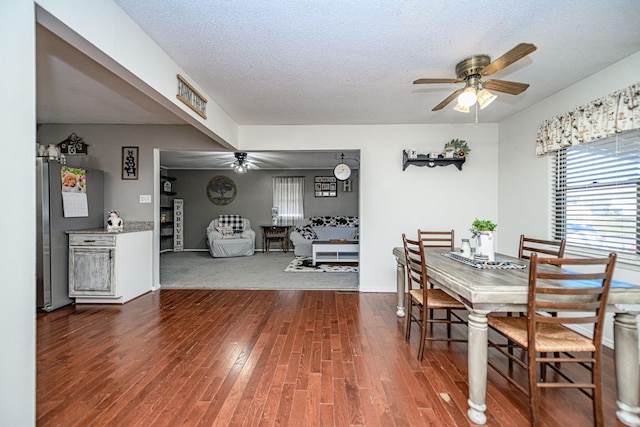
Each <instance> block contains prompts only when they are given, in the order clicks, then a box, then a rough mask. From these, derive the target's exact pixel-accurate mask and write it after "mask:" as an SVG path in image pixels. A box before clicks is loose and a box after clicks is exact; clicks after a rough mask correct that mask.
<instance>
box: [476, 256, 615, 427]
mask: <svg viewBox="0 0 640 427" xmlns="http://www.w3.org/2000/svg"><path fill="white" fill-rule="evenodd" d="M615 262H616V255H615V254H613V253H612V254H610V255H609V256H608V257H607V258H586V259H569V258H540V257H538V255H537V254H536V253H532V254H531V258H530V266H529V289H528V300H527V301H528V302H527V315H526V316H524V317H498V316H496V317H493V316H490V317H488V323H489V326H490V328H491V329H492V330H493V331H496V332H498V333H499V334H500V335H502V336H504V337H505V338H506V339H507V344H501V343H497V342H496V341H494V340H493V339H490V340H489V347H490V348H494V349H496V350H498V351H499V352H500V353H501V354H503V355H505V356H507V357H508V358H509V360H513V362H514V363H515V364H517V365H519V366H521V367H522V368H524V369H526V370H527V371H528V392H527V390H526V389H525V388H524V387H523V386H522V385H521V384H519V383H518V382H517V381H516V380H514V378H512V377H511V376H510V375H509V374H508V373H507V372H504V371H503V370H501V369H500V368H499V367H498V366H497V365H496V364H495V363H494V362H493V361H491V360H489V362H488V364H489V366H491V367H492V368H493V369H495V370H496V371H497V372H498V373H499V374H500V375H502V376H503V377H504V378H506V379H507V380H508V381H509V382H511V383H512V384H513V385H514V386H516V388H518V389H519V390H520V391H522V392H523V393H524V394H528V396H529V405H530V410H531V425H533V426H537V425H538V419H539V394H538V393H539V389H540V388H577V389H579V390H580V391H581V392H583V393H584V394H585V395H587V396H588V397H590V398H591V400H592V403H593V417H594V422H595V425H596V426H602V425H604V424H603V418H602V385H601V382H602V380H601V376H602V374H601V362H600V361H601V342H602V329H603V324H604V313H605V309H606V303H607V296H608V294H609V287H610V285H611V278H612V276H613V270H614V266H615ZM548 266H553V267H560V266H562V267H563V268H562V269H560V268H550V267H548ZM569 266H576V267H578V268H582V267H584V268H586V269H588V271H589V272H587V273H582V272H577V271H571V270H566V268H567V267H569ZM540 281H542V283H540ZM549 312H556V313H557V316H555V317H553V316H549V315H548V313H549ZM565 324H572V325H576V324H593V335H592V337H591V338H589V337H586V336H583V335H581V334H579V333H577V332H575V331H573V330H571V329H569V328H568V327H566V326H564V325H565ZM506 346H515V347H516V348H520V349H522V350H523V351H524V352H526V358H524V360H521V359H520V358H518V357H517V356H514V355H511V354H509V352H507V351H505V349H504V348H505V347H506ZM549 353H553V354H554V356H553V357H548V354H549ZM556 354H557V356H556ZM565 364H571V365H574V366H575V365H580V366H583V367H585V368H587V370H589V371H590V373H591V375H590V377H591V379H590V381H584V380H582V381H580V382H576V381H575V379H574V378H575V375H576V371H575V370H573V371H571V372H572V375H573V377H572V376H570V375H569V374H567V372H566V370H564V369H563V368H566V366H563V365H565ZM538 365H540V366H541V369H542V367H543V366H545V367H548V368H549V369H551V370H553V371H554V372H555V373H556V374H557V376H554V381H548V380H547V378H546V374H544V373H542V372H541V375H540V376H538V374H537V372H536V368H537V366H538ZM509 372H511V370H509ZM545 372H546V371H545ZM511 373H513V372H511Z"/></svg>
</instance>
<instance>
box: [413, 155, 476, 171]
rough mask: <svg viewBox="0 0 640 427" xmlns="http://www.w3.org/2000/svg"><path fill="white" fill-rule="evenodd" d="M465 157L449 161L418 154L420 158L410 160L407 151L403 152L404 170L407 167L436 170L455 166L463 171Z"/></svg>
mask: <svg viewBox="0 0 640 427" xmlns="http://www.w3.org/2000/svg"><path fill="white" fill-rule="evenodd" d="M465 160H466V158H465V157H462V158H460V157H458V158H453V159H447V158H443V157H438V158H437V159H435V158H431V157H429V156H427V155H424V154H418V157H417V158H415V159H410V158H409V155H408V154H407V151H406V150H402V170H403V171H404V170H406V169H407V166H409V165H414V166H426V167H429V168H435V167H436V166H448V165H454V166H455V167H457V168H458V170H460V171H461V170H462V164H463V163H464V162H465Z"/></svg>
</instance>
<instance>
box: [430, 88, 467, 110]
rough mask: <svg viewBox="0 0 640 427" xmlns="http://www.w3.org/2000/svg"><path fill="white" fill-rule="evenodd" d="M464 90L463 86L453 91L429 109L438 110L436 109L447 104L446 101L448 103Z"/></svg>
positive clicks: (440, 108)
mask: <svg viewBox="0 0 640 427" xmlns="http://www.w3.org/2000/svg"><path fill="white" fill-rule="evenodd" d="M463 90H464V88H461V89H458V90H456V91H455V92H453V93H452V94H451V95H449V96H447V97H446V98H445V99H444V101H442V102H441V103H440V104H438V105H436V106H435V107H433V110H431V111H438V110H442V109H443V108H444V107H446V106H447V104H448V103H450V102H451V101H453V100H454V99H455V98H456V96H458V95H460V94H461V93H462V91H463Z"/></svg>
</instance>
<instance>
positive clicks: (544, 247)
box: [518, 234, 567, 259]
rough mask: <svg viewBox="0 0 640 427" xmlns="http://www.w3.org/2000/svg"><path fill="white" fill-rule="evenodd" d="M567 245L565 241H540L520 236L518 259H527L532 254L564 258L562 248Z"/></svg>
mask: <svg viewBox="0 0 640 427" xmlns="http://www.w3.org/2000/svg"><path fill="white" fill-rule="evenodd" d="M566 245H567V241H566V240H565V239H561V240H542V239H534V238H532V237H525V235H524V234H521V235H520V247H519V249H518V258H524V259H529V258H530V257H531V254H532V253H537V254H544V255H552V256H554V257H556V258H562V257H564V248H565V246H566Z"/></svg>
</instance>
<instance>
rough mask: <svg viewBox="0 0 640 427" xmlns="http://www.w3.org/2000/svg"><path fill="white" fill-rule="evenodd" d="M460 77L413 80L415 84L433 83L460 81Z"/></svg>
mask: <svg viewBox="0 0 640 427" xmlns="http://www.w3.org/2000/svg"><path fill="white" fill-rule="evenodd" d="M459 81H460V80H459V79H418V80H416V81H414V82H413V84H414V85H422V84H431V83H458V82H459Z"/></svg>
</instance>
